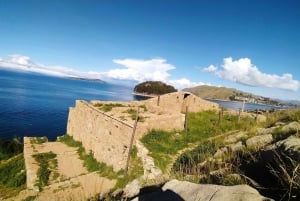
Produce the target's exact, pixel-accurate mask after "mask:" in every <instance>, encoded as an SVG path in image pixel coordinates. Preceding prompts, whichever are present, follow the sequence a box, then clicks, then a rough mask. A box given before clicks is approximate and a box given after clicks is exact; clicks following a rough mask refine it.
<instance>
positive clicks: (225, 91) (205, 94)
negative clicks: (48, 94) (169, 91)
mask: <svg viewBox="0 0 300 201" xmlns="http://www.w3.org/2000/svg"><path fill="white" fill-rule="evenodd" d="M183 91H187V92H191V93H193V94H195V95H197V96H199V97H201V98H213V99H222V100H230V99H231V97H234V96H244V97H245V96H250V94H249V93H245V92H242V91H239V90H237V89H233V88H226V87H214V86H207V85H201V86H197V87H193V88H185V89H183Z"/></svg>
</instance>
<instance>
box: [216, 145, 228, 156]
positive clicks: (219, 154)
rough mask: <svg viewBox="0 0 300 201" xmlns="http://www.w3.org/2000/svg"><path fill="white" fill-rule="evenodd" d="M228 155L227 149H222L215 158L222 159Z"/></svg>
mask: <svg viewBox="0 0 300 201" xmlns="http://www.w3.org/2000/svg"><path fill="white" fill-rule="evenodd" d="M227 153H228V150H227V147H222V148H220V149H218V150H217V151H216V153H215V154H214V158H222V157H223V156H225V155H226V154H227Z"/></svg>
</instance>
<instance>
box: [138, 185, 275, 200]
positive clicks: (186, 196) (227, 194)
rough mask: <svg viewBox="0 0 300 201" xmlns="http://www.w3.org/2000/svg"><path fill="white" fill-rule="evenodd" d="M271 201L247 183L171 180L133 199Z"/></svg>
mask: <svg viewBox="0 0 300 201" xmlns="http://www.w3.org/2000/svg"><path fill="white" fill-rule="evenodd" d="M148 200H149V201H150V200H156V201H184V200H185V201H195V200H197V201H208V200H210V201H232V200H235V201H271V200H272V199H269V198H266V197H263V196H262V195H260V194H259V192H258V191H257V190H255V189H254V188H252V187H250V186H248V185H237V186H220V185H211V184H194V183H191V182H187V181H178V180H171V181H169V182H167V183H166V184H165V185H164V186H163V187H162V188H161V189H158V190H156V191H154V192H151V193H146V194H143V195H140V196H138V197H136V198H135V199H134V201H148Z"/></svg>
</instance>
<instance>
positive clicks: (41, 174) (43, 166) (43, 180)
mask: <svg viewBox="0 0 300 201" xmlns="http://www.w3.org/2000/svg"><path fill="white" fill-rule="evenodd" d="M32 156H33V157H34V159H35V160H36V161H37V162H38V163H39V169H38V171H37V177H38V181H37V184H36V185H37V186H38V187H39V190H42V188H43V187H44V186H47V185H48V182H49V176H50V174H51V172H52V171H53V169H55V168H56V167H57V162H54V161H55V160H56V154H54V153H53V152H47V153H40V154H35V155H32ZM55 164H56V165H55ZM51 166H52V167H51Z"/></svg>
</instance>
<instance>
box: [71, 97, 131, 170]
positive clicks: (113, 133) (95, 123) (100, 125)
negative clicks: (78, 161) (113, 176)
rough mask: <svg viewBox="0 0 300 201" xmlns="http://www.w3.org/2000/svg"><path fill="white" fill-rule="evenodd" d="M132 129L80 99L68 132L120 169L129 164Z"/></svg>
mask: <svg viewBox="0 0 300 201" xmlns="http://www.w3.org/2000/svg"><path fill="white" fill-rule="evenodd" d="M132 129H133V127H132V125H129V124H126V123H125V122H122V121H119V120H118V119H115V118H113V117H111V116H108V115H106V114H105V113H103V112H101V111H99V110H96V109H95V108H93V107H92V106H91V105H89V104H88V103H86V102H84V101H79V100H78V101H76V106H75V107H74V108H70V111H69V118H68V126H67V133H68V134H69V135H71V136H73V138H74V140H76V141H80V142H82V145H83V146H84V148H85V149H86V151H91V152H92V153H93V154H94V157H95V158H96V159H97V160H98V161H101V162H105V163H106V164H108V165H112V166H113V168H114V170H116V171H118V170H120V169H122V168H123V169H124V168H125V165H126V159H127V155H128V149H129V143H130V137H131V134H132Z"/></svg>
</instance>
